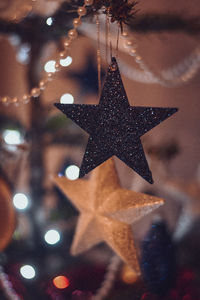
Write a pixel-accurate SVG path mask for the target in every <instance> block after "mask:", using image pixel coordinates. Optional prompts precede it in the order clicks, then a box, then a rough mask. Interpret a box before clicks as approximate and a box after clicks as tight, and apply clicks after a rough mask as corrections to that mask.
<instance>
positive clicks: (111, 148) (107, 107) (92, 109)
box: [55, 58, 178, 184]
mask: <svg viewBox="0 0 200 300" xmlns="http://www.w3.org/2000/svg"><path fill="white" fill-rule="evenodd" d="M55 106H56V107H57V108H58V109H59V110H61V111H62V112H63V113H64V114H65V115H66V116H67V117H68V118H70V119H71V120H72V121H73V122H75V123H76V124H77V125H78V126H80V127H81V128H82V129H83V130H85V131H86V132H87V133H88V134H89V139H88V144H87V146H86V150H85V154H84V157H83V161H82V164H81V168H80V178H81V177H83V176H84V175H86V174H87V173H89V172H90V171H92V170H93V169H94V168H96V167H97V166H99V165H100V164H102V163H103V162H104V161H106V160H108V159H109V158H110V157H112V156H117V157H118V158H119V159H120V160H122V161H123V162H124V163H125V164H127V165H128V166H129V167H130V168H132V169H133V170H134V171H135V172H136V173H138V174H139V175H140V176H141V177H143V178H144V179H145V180H146V181H148V182H149V183H151V184H152V183H153V178H152V173H151V171H150V169H149V166H148V163H147V160H146V157H145V153H144V150H143V146H142V143H141V140H140V138H141V136H143V135H144V134H145V133H147V132H148V131H149V130H151V129H152V128H154V127H155V126H157V125H158V124H160V123H161V122H163V121H164V120H166V119H167V118H169V117H170V116H172V115H173V114H174V113H176V112H177V110H178V109H177V108H166V107H165V108H163V107H145V106H130V104H129V102H128V98H127V95H126V91H125V89H124V86H123V82H122V79H121V75H120V72H119V68H118V65H117V61H116V59H115V58H112V62H111V64H110V66H109V68H108V72H107V76H106V79H105V83H104V86H103V89H102V93H101V97H100V101H99V104H98V105H86V104H60V103H56V104H55Z"/></svg>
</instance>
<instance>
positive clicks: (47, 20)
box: [46, 17, 53, 26]
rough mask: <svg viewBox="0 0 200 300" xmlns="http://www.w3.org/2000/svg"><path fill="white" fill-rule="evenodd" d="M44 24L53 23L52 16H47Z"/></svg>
mask: <svg viewBox="0 0 200 300" xmlns="http://www.w3.org/2000/svg"><path fill="white" fill-rule="evenodd" d="M46 24H47V25H48V26H51V25H52V24H53V18H52V17H49V18H47V19H46Z"/></svg>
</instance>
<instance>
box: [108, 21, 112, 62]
mask: <svg viewBox="0 0 200 300" xmlns="http://www.w3.org/2000/svg"><path fill="white" fill-rule="evenodd" d="M108 43H109V46H110V58H111V60H112V38H111V32H110V19H109V16H108Z"/></svg>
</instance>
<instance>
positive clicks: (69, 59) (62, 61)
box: [60, 56, 72, 67]
mask: <svg viewBox="0 0 200 300" xmlns="http://www.w3.org/2000/svg"><path fill="white" fill-rule="evenodd" d="M71 63H72V57H71V56H67V57H66V58H63V59H60V65H61V66H63V67H68V66H69V65H71Z"/></svg>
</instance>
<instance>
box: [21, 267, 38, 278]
mask: <svg viewBox="0 0 200 300" xmlns="http://www.w3.org/2000/svg"><path fill="white" fill-rule="evenodd" d="M20 274H21V275H22V277H24V278H25V279H33V278H34V277H35V269H34V268H33V267H32V266H30V265H24V266H22V267H21V268H20Z"/></svg>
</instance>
